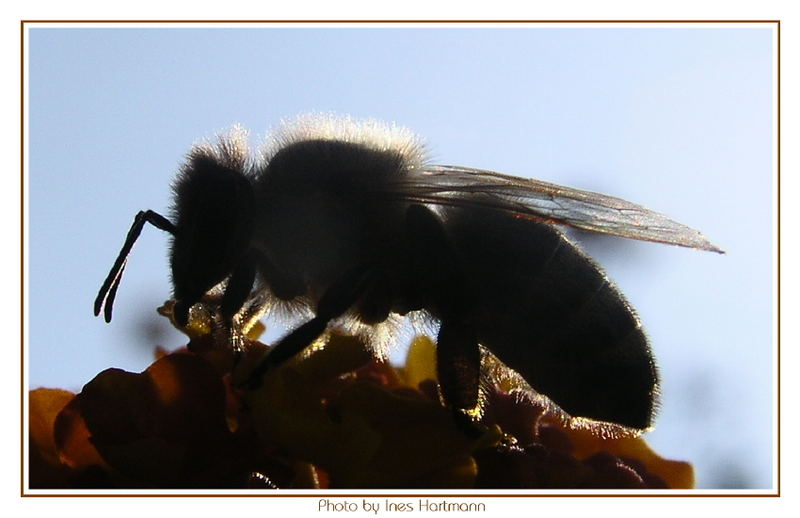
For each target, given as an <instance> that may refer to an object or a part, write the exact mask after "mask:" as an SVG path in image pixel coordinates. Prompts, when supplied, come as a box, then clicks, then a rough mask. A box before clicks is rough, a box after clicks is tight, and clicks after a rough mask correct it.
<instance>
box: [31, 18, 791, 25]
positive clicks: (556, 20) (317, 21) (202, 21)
mask: <svg viewBox="0 0 800 518" xmlns="http://www.w3.org/2000/svg"><path fill="white" fill-rule="evenodd" d="M20 21H21V22H22V23H23V24H27V23H114V24H124V23H131V24H136V23H181V24H190V23H380V24H391V23H475V24H482V23H503V24H506V23H508V24H512V23H520V24H531V23H576V24H580V23H647V24H661V23H670V24H676V23H697V24H701V23H780V20H779V19H776V20H730V19H728V20H713V19H711V20H681V19H674V20H599V19H598V20H567V19H563V20H559V19H554V20H512V19H500V20H491V19H487V20H469V19H465V20H436V19H420V20H415V19H412V18H409V19H404V20H372V19H369V20H358V19H353V20H336V19H330V20H304V19H285V20H281V19H277V20H269V19H265V20H244V19H233V20H224V19H223V20H144V19H143V20H20Z"/></svg>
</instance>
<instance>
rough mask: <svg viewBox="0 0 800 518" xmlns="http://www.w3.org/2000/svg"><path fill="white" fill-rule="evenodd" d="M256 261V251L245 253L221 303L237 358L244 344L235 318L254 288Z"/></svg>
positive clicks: (221, 309)
mask: <svg viewBox="0 0 800 518" xmlns="http://www.w3.org/2000/svg"><path fill="white" fill-rule="evenodd" d="M256 261H257V257H256V253H255V252H254V251H252V250H251V251H248V252H246V253H245V254H244V256H243V257H242V259H241V260H240V261H239V264H238V265H236V268H235V269H234V270H233V273H232V274H231V276H230V278H229V279H228V285H227V286H226V288H225V294H224V295H223V296H222V303H221V305H220V312H221V313H222V319H223V322H224V325H225V328H226V329H227V331H228V334H229V336H230V337H231V343H232V346H233V351H234V354H235V355H236V358H237V360H238V356H239V354H241V351H242V345H241V340H240V337H239V336H238V334H239V332H240V331H239V330H238V329H236V328H235V326H234V323H233V319H234V316H235V315H236V314H237V313H238V312H239V310H240V309H242V306H244V304H245V302H246V301H247V299H248V297H249V296H250V291H251V290H252V289H253V283H254V282H255V280H256Z"/></svg>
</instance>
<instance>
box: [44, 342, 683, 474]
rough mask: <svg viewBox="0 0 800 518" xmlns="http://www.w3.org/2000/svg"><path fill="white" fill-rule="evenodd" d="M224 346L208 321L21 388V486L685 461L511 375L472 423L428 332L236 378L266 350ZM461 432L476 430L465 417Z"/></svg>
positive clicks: (568, 468)
mask: <svg viewBox="0 0 800 518" xmlns="http://www.w3.org/2000/svg"><path fill="white" fill-rule="evenodd" d="M243 340H244V341H245V345H246V349H247V350H248V351H249V352H248V354H246V355H245V356H244V357H243V358H241V359H240V361H238V362H234V361H233V358H232V356H231V354H230V353H229V352H227V351H224V350H220V349H219V348H217V347H216V344H215V343H214V340H213V339H211V335H209V334H203V333H199V334H195V335H194V336H192V340H191V341H190V343H189V345H188V350H185V351H181V352H177V353H173V354H169V355H166V356H162V357H161V358H159V359H158V360H156V361H155V362H154V363H153V364H152V365H151V366H150V367H149V368H147V369H146V370H145V371H144V372H142V373H140V374H134V373H128V372H124V371H121V370H118V369H108V370H106V371H103V372H101V373H100V374H98V375H97V377H95V378H94V379H93V380H92V381H90V382H89V383H88V384H87V385H86V386H84V387H83V390H82V391H81V392H80V393H79V394H77V395H72V394H70V393H68V392H64V391H59V390H52V389H39V390H34V391H32V392H31V393H30V401H31V403H30V409H31V412H30V423H31V424H30V432H31V435H30V445H31V448H30V450H31V456H30V480H31V487H34V488H37V487H38V488H55V487H64V488H70V487H117V488H274V487H282V488H321V487H332V488H378V487H381V488H501V487H502V488H576V489H585V488H668V487H671V488H688V487H692V485H693V479H692V468H691V466H690V465H689V464H686V463H682V462H674V461H667V460H664V459H661V458H660V457H658V456H657V455H656V454H655V453H653V452H652V451H651V450H650V449H649V448H648V447H647V445H646V443H645V442H644V441H643V440H642V439H639V438H631V437H627V438H624V437H623V438H618V439H603V438H600V437H598V436H597V435H594V434H592V432H591V431H589V430H573V429H570V428H569V426H568V423H569V422H568V421H565V420H564V418H563V415H559V414H558V413H557V412H554V411H553V410H552V408H550V407H549V406H548V405H547V404H544V403H542V402H541V401H540V400H538V399H536V398H530V397H520V394H521V392H520V390H519V389H518V388H511V389H509V388H508V387H504V388H505V389H506V390H503V389H501V388H498V387H497V386H493V387H489V388H487V389H486V390H485V393H484V394H483V396H484V407H485V409H484V413H485V416H484V423H485V424H486V427H485V428H483V429H482V433H480V434H475V433H467V432H466V431H465V430H464V429H463V427H462V426H459V425H458V424H457V422H456V420H455V419H453V415H452V413H451V411H450V410H448V409H447V408H445V407H444V406H442V404H441V402H440V400H439V395H438V390H437V385H436V383H435V372H434V369H433V367H432V366H433V365H434V363H433V362H434V360H433V359H434V358H435V349H434V348H435V346H434V344H433V343H432V342H431V341H430V340H429V339H427V338H425V337H421V338H418V339H417V340H415V342H414V344H413V345H412V347H411V348H410V350H409V354H408V358H407V361H406V365H405V366H404V367H402V368H393V367H392V366H390V365H389V364H387V363H382V362H379V361H377V360H375V359H373V357H372V355H371V352H370V350H369V347H368V346H367V345H366V344H364V343H363V342H362V341H361V340H359V339H358V338H355V337H352V336H346V335H342V334H338V333H331V334H329V335H328V337H327V340H326V343H325V346H324V347H316V348H311V350H310V351H308V352H307V353H306V354H303V355H301V356H300V357H298V358H296V359H294V360H292V361H290V362H288V363H287V364H286V365H284V366H282V367H280V368H278V369H275V370H274V371H272V372H269V373H267V374H266V375H265V376H264V378H263V382H262V384H261V386H260V387H259V388H257V389H253V390H243V389H238V388H235V385H236V383H232V382H231V377H232V375H231V372H230V371H231V367H232V366H233V365H236V368H235V369H234V376H233V377H234V378H235V381H236V382H238V381H240V378H242V379H243V378H244V377H246V376H247V372H249V370H250V369H251V368H252V366H253V365H254V364H255V363H256V362H257V361H258V359H259V358H260V357H261V356H262V355H263V354H264V353H265V351H266V346H264V345H263V344H260V343H259V342H256V341H254V340H251V339H250V338H244V339H243ZM473 432H474V431H473Z"/></svg>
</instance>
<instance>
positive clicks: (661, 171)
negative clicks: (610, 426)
mask: <svg viewBox="0 0 800 518" xmlns="http://www.w3.org/2000/svg"><path fill="white" fill-rule="evenodd" d="M28 34H29V39H28V44H29V47H28V48H29V54H28V55H29V62H28V68H27V69H28V71H29V76H28V77H29V82H28V85H29V89H28V97H27V99H28V102H29V118H28V122H29V140H28V143H29V166H30V167H29V169H28V172H29V176H28V189H27V192H28V195H29V198H28V202H29V217H28V222H29V236H30V241H29V246H30V248H29V255H28V257H29V272H30V273H29V285H28V294H29V312H28V315H29V323H30V325H29V328H28V329H29V336H28V342H27V343H28V346H29V347H28V350H27V353H28V361H27V363H26V367H27V375H28V381H29V386H30V388H36V387H40V386H45V387H59V388H66V389H69V390H73V391H78V390H80V388H81V387H82V386H83V384H84V383H86V382H88V381H89V380H91V379H92V378H93V377H94V376H95V375H96V374H97V373H99V372H100V371H101V370H103V369H106V368H109V367H117V368H122V369H126V370H130V371H137V372H138V371H141V370H143V369H144V368H146V367H147V365H149V364H150V363H151V361H152V359H153V348H154V346H156V345H160V346H163V347H165V348H167V349H174V348H177V347H179V346H181V345H183V344H184V343H185V340H184V338H183V336H182V335H181V334H180V333H178V332H177V331H174V330H172V328H171V327H169V325H168V323H167V322H166V320H164V319H163V318H161V317H159V316H158V315H157V314H156V313H155V309H156V308H157V307H158V306H159V305H160V304H161V303H163V302H164V301H165V300H166V299H167V298H169V295H170V284H169V273H168V264H167V252H168V240H167V235H166V234H164V233H163V232H160V231H157V230H155V229H154V228H152V227H147V228H145V230H144V232H143V234H142V237H141V238H140V240H139V242H138V243H137V245H136V247H135V248H134V250H133V253H132V254H131V257H130V260H129V263H128V267H127V270H126V272H125V278H124V279H123V281H122V285H121V287H120V290H119V293H118V296H117V302H116V305H115V308H114V309H115V312H114V321H113V322H112V323H111V324H108V325H107V324H105V323H104V322H103V321H102V319H100V318H94V317H93V316H92V303H93V301H94V298H95V295H96V294H97V290H98V288H99V287H100V284H101V282H102V280H103V279H104V277H105V275H106V274H107V272H108V270H109V268H110V267H111V264H112V263H113V261H114V259H115V257H116V255H117V253H118V251H119V248H120V246H121V245H122V242H123V240H124V238H125V234H126V232H127V231H128V228H129V226H130V224H131V222H132V220H133V216H134V214H135V213H136V212H137V211H138V210H141V209H153V210H155V211H158V212H161V213H166V211H167V209H168V207H169V205H170V193H171V191H170V185H171V180H172V177H173V175H174V173H175V172H176V170H177V167H178V165H179V163H180V162H181V160H182V158H183V156H184V154H185V153H186V151H187V150H188V149H189V147H190V146H191V145H192V143H193V142H195V141H197V140H198V139H200V138H204V137H213V135H214V134H215V133H216V132H219V131H224V130H225V129H226V128H228V127H230V126H231V125H232V124H235V123H239V124H242V125H243V126H245V127H247V128H249V129H250V130H251V132H252V134H251V137H252V141H253V144H254V146H257V145H258V143H260V142H261V141H263V139H264V138H265V136H266V135H267V133H268V131H269V129H270V127H273V126H274V125H275V124H277V122H278V121H279V120H281V119H282V118H287V117H291V116H294V115H297V114H301V113H308V112H317V111H323V112H335V113H341V114H350V115H353V116H355V117H373V118H378V119H384V120H388V121H394V122H396V123H398V124H400V125H404V126H407V127H409V128H411V129H413V130H415V131H417V132H418V133H420V134H421V135H422V136H424V137H425V139H426V141H427V142H428V145H429V148H430V150H431V153H432V155H433V157H434V159H435V160H434V161H435V162H437V163H446V164H458V165H465V166H471V167H478V168H486V169H493V170H496V171H501V172H504V173H508V174H514V175H518V176H531V177H536V178H540V179H543V180H547V181H550V182H556V183H560V184H564V185H569V186H571V187H577V188H581V189H588V190H593V191H598V192H603V193H607V194H611V195H614V196H619V197H622V198H625V199H627V200H630V201H633V202H635V203H639V204H643V205H645V206H647V207H650V208H652V209H654V210H657V211H659V212H663V213H666V214H669V215H670V216H672V217H673V218H675V219H676V220H678V221H680V222H682V223H685V224H687V225H690V226H693V227H695V228H698V229H700V230H701V231H703V232H704V233H705V234H706V235H707V236H708V237H709V238H710V239H711V240H712V241H713V242H714V243H715V244H717V245H718V246H720V247H721V248H723V249H725V250H726V251H727V254H726V255H723V256H721V255H717V254H712V253H704V252H698V251H693V250H687V249H681V248H676V247H670V246H665V245H656V244H649V243H640V242H634V241H629V240H624V239H615V238H604V237H597V236H587V235H586V234H580V235H577V236H576V237H577V239H579V240H580V241H581V243H582V245H583V246H584V248H586V249H587V251H589V253H590V254H591V255H593V256H594V257H595V258H596V259H597V260H598V262H599V263H600V264H601V265H603V266H604V267H605V269H606V270H607V271H608V274H609V276H610V277H611V278H612V279H613V280H614V281H615V282H616V283H617V284H618V285H619V287H620V288H621V289H622V291H623V292H624V293H625V294H626V296H627V298H628V299H629V301H630V302H631V303H632V305H633V306H634V307H635V308H636V309H637V311H638V313H639V315H640V317H641V320H642V321H643V324H644V326H645V328H646V329H647V331H648V334H649V336H650V338H651V340H652V346H653V349H654V351H655V354H656V357H657V358H658V362H659V365H660V370H661V374H662V378H663V382H662V393H663V395H662V402H661V410H660V413H659V417H658V420H657V425H656V429H655V431H653V432H652V433H650V434H648V435H647V440H648V441H649V443H650V444H651V445H652V446H653V447H654V449H655V450H656V451H657V452H658V453H660V454H661V455H664V456H666V457H669V458H674V459H681V460H688V461H691V462H692V463H694V465H695V468H696V473H697V481H698V486H699V487H700V488H722V489H725V488H733V489H744V488H748V489H750V488H752V489H768V488H772V487H773V486H774V484H775V483H776V482H775V480H774V478H773V471H774V454H773V449H774V444H773V437H774V431H775V428H774V423H775V413H774V397H775V393H774V387H775V378H774V367H775V345H774V342H775V336H774V327H773V323H774V319H775V313H774V292H773V290H774V284H775V283H774V276H775V273H776V272H775V271H774V268H773V264H774V260H773V253H774V249H775V237H774V236H775V234H774V213H775V208H774V206H773V191H774V189H775V170H774V167H773V149H774V147H775V146H774V135H773V126H774V120H773V103H774V101H775V99H774V98H773V94H774V89H775V85H774V82H773V75H774V70H773V60H774V55H773V52H774V49H773V36H774V34H773V31H772V29H771V28H769V27H766V26H756V25H754V26H742V25H730V26H725V25H722V26H714V27H704V26H701V25H696V26H690V27H687V26H669V25H659V26H647V25H644V26H634V25H629V26H622V27H599V26H596V25H588V24H587V25H577V26H575V25H573V26H571V27H563V26H557V25H544V26H541V25H540V26H522V27H518V26H515V27H511V26H503V27H492V26H488V25H477V26H466V27H464V26H455V25H452V26H447V25H444V26H426V27H414V26H403V25H400V26H399V27H397V26H396V27H368V26H356V27H321V26H311V27H293V26H290V25H283V26H280V27H266V26H265V27H244V26H240V27H229V28H226V27H223V26H214V27H210V28H190V27H189V26H184V27H181V26H179V27H178V28H175V27H166V26H165V27H163V28H159V27H148V28H145V27H136V26H132V27H131V26H129V27H125V28H122V27H118V26H117V27H114V26H110V27H102V26H89V27H88V28H87V27H85V26H84V27H75V28H69V27H61V28H55V27H47V26H42V27H41V28H32V29H31V30H30V32H29V33H28ZM282 332H283V330H280V329H273V330H272V332H271V333H270V335H268V337H267V338H268V340H269V339H270V338H271V337H275V336H279V335H280V334H281V333H282ZM268 340H267V341H268Z"/></svg>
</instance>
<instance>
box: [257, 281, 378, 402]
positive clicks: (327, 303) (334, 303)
mask: <svg viewBox="0 0 800 518" xmlns="http://www.w3.org/2000/svg"><path fill="white" fill-rule="evenodd" d="M370 272H371V269H370V268H367V267H360V268H354V269H352V270H350V271H349V272H348V273H347V274H346V275H344V276H342V277H341V278H340V279H339V280H338V281H337V282H335V283H334V284H333V285H332V286H331V287H330V288H328V290H327V291H326V292H325V294H324V295H323V296H322V297H321V298H320V300H319V303H318V304H317V312H316V313H317V316H315V317H314V318H312V319H311V320H309V321H308V322H306V323H304V324H303V325H301V326H300V327H298V328H297V329H295V330H294V331H292V332H290V333H289V334H288V335H286V336H284V337H283V338H282V339H281V340H280V341H279V342H278V343H277V344H275V345H274V346H273V347H272V349H270V351H269V353H268V354H267V356H266V357H265V358H264V359H263V360H262V361H261V363H260V364H259V365H258V366H257V367H256V368H255V369H254V370H253V372H252V373H251V374H250V376H249V379H248V380H247V381H246V382H245V385H246V386H248V387H249V388H251V389H255V388H258V387H259V386H260V385H261V378H262V377H263V376H264V374H265V373H266V372H267V371H268V370H270V369H272V368H273V367H278V366H280V365H281V364H283V363H284V362H286V361H287V360H289V359H290V358H292V357H294V356H295V355H296V354H298V353H299V352H301V351H302V350H303V349H305V348H306V347H308V346H309V345H311V343H312V342H314V340H316V339H317V338H319V337H320V335H322V333H323V332H325V329H327V327H328V324H329V323H330V321H331V320H333V319H334V318H337V317H339V316H341V315H342V314H344V313H345V312H346V311H347V310H348V309H350V308H351V307H352V306H353V305H354V304H355V303H356V301H357V300H358V299H359V297H360V296H361V294H362V293H363V292H364V289H365V288H366V286H367V285H368V284H369V278H370V277H371V273H370Z"/></svg>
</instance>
